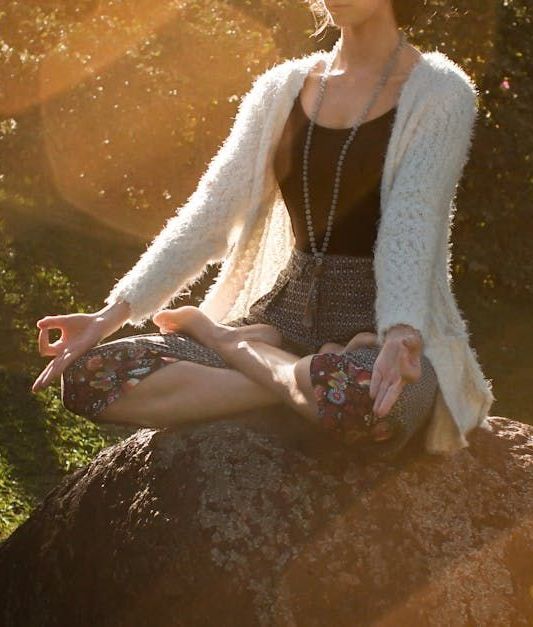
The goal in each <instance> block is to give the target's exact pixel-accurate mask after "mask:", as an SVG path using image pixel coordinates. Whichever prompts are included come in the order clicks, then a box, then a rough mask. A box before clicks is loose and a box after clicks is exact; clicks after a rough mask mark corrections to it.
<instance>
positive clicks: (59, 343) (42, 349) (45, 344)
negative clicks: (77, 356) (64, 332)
mask: <svg viewBox="0 0 533 627" xmlns="http://www.w3.org/2000/svg"><path fill="white" fill-rule="evenodd" d="M38 343H39V353H40V354H41V355H42V356H43V357H55V356H56V355H58V354H59V352H60V351H61V350H63V344H64V342H63V336H61V337H60V338H59V339H58V340H56V341H55V342H53V343H52V344H50V336H49V335H48V329H41V331H39V339H38Z"/></svg>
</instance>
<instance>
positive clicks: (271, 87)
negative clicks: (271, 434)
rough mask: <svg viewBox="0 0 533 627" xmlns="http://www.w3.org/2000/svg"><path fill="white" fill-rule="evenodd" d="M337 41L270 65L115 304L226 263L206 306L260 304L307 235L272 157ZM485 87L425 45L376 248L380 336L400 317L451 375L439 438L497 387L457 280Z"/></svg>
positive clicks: (135, 322)
mask: <svg viewBox="0 0 533 627" xmlns="http://www.w3.org/2000/svg"><path fill="white" fill-rule="evenodd" d="M330 54H331V52H328V51H324V50H319V51H317V52H314V53H312V54H309V55H305V56H303V57H299V58H292V59H287V60H285V61H283V62H281V63H279V64H277V65H275V66H273V67H271V68H270V69H268V70H267V71H265V72H264V73H263V74H261V75H260V76H259V77H257V78H256V79H255V81H254V83H253V85H252V87H251V89H250V90H249V91H248V92H247V93H246V95H245V96H244V97H243V98H242V100H241V103H240V105H239V109H238V112H237V115H236V118H235V121H234V124H233V126H232V129H231V132H230V134H229V135H228V137H227V138H226V140H225V141H224V143H223V144H222V146H221V147H220V148H219V150H218V152H217V154H216V155H215V156H214V157H213V159H212V160H211V161H210V163H209V165H208V168H207V169H206V171H205V172H204V174H203V176H202V177H201V179H200V181H199V183H198V186H197V188H196V190H195V191H194V192H193V193H192V194H191V195H190V197H189V198H188V199H187V201H186V202H185V204H184V205H183V206H181V207H179V208H178V209H177V211H176V215H173V216H171V217H170V218H168V220H167V222H166V224H165V226H164V228H163V229H162V230H161V232H160V233H159V234H158V235H157V236H156V237H155V238H154V239H153V241H152V242H151V244H150V246H149V247H148V248H147V250H146V251H145V252H144V253H143V254H142V255H141V257H140V259H139V260H138V261H137V263H136V264H135V265H134V266H133V268H132V269H131V270H130V271H129V272H128V273H126V274H125V275H124V276H123V277H122V278H121V279H120V280H119V281H117V282H116V283H115V285H114V287H113V289H112V290H111V292H110V293H109V295H108V296H107V297H106V299H105V302H106V303H107V304H111V303H114V302H116V301H121V300H127V301H128V302H129V303H130V305H131V317H130V318H129V320H128V321H127V322H129V323H130V324H131V325H132V326H134V327H136V328H141V327H142V326H143V325H144V322H145V321H146V320H148V319H150V318H151V316H153V314H154V313H155V312H156V311H158V310H159V309H161V308H164V307H167V306H168V305H169V304H170V303H171V301H172V300H173V299H174V298H175V297H178V296H180V295H182V294H185V293H189V288H190V286H191V285H192V284H193V283H195V282H196V281H197V280H198V279H200V278H201V277H202V276H203V274H204V273H205V271H206V269H207V265H208V264H209V263H214V262H218V261H222V262H223V263H222V266H221V268H220V271H219V273H218V275H217V277H216V279H215V280H214V281H213V283H212V284H211V285H210V287H209V289H208V290H207V292H206V294H205V296H204V299H203V301H202V302H201V303H200V305H199V307H200V309H201V310H202V311H204V312H205V313H206V314H208V315H209V316H210V317H212V318H213V319H215V320H217V321H219V322H227V321H229V320H232V319H234V318H237V317H239V316H241V315H245V314H246V313H247V312H248V309H249V307H250V305H251V304H252V303H253V302H254V301H255V300H256V299H257V298H259V297H260V296H261V295H262V294H264V293H266V292H267V291H268V290H269V289H270V288H271V287H272V285H273V283H274V281H275V279H276V276H277V274H278V272H279V271H280V270H281V269H282V268H283V267H284V266H285V264H286V263H287V261H288V258H289V255H290V252H291V249H292V246H293V244H294V235H293V232H292V227H291V222H290V216H289V213H288V211H287V207H286V206H285V203H284V201H283V198H282V196H281V192H280V189H279V186H278V184H277V181H276V178H275V175H274V170H273V155H274V151H275V147H276V146H277V143H278V140H279V138H280V136H281V133H282V131H283V127H284V125H285V121H286V120H287V117H288V115H289V113H290V110H291V108H292V106H293V103H294V99H295V98H296V96H297V95H298V93H299V91H300V89H301V88H302V86H303V82H304V80H305V78H306V76H307V74H308V72H309V71H310V69H311V68H312V67H313V66H314V65H315V64H316V63H317V61H318V60H319V59H326V58H327V57H328V55H330ZM477 95H478V92H477V88H476V86H475V84H474V83H473V81H472V80H471V78H470V77H469V76H468V75H467V74H466V73H465V72H464V70H463V69H462V68H461V67H460V66H459V65H457V64H456V63H455V62H453V61H452V60H451V59H449V58H448V57H447V56H446V55H445V54H443V53H441V52H438V51H433V52H424V53H423V54H422V56H421V57H420V59H419V60H418V62H417V64H416V65H415V66H414V68H413V69H412V70H411V72H410V74H409V77H408V78H407V80H406V82H405V83H404V85H403V86H402V91H401V94H400V98H399V101H398V107H397V111H396V114H395V120H394V124H393V128H392V133H391V137H390V140H389V144H388V148H387V153H386V157H385V163H384V170H383V176H382V182H381V219H380V223H379V227H378V235H377V241H376V244H375V247H374V271H375V280H376V287H377V294H376V302H375V316H376V323H377V332H378V335H379V338H380V340H381V341H382V340H383V338H384V334H385V332H386V330H387V329H388V328H389V327H390V326H392V325H395V324H398V323H405V324H409V325H411V326H412V327H414V328H415V329H418V330H419V331H420V333H421V334H422V338H423V352H424V354H425V355H427V357H428V358H429V359H430V361H431V363H432V365H433V367H434V369H435V371H436V374H437V377H438V382H439V390H438V393H437V400H436V403H435V406H434V413H433V416H432V419H431V421H430V424H429V428H428V430H427V437H426V450H427V451H428V452H431V453H444V452H452V451H455V450H457V449H460V448H462V447H465V446H468V441H467V440H466V438H465V436H466V434H467V433H468V432H469V431H471V430H472V429H473V428H475V427H476V426H480V425H481V426H483V427H486V426H487V425H486V422H485V421H484V419H485V418H486V417H487V416H488V412H489V409H490V407H491V405H492V403H493V401H494V400H495V397H494V396H493V393H492V383H491V381H490V380H487V379H485V377H484V375H483V373H482V371H481V368H480V365H479V363H478V358H477V354H476V352H475V351H474V349H473V348H471V346H470V344H469V331H468V329H467V325H466V323H465V321H464V319H463V316H462V314H461V312H460V310H459V309H458V306H457V302H456V300H455V296H454V294H453V292H452V289H451V270H450V267H451V242H450V233H451V226H452V222H453V215H454V212H455V202H454V201H455V197H456V189H457V186H458V183H459V180H460V178H461V176H462V171H463V168H464V165H465V163H466V161H467V159H468V156H469V151H470V146H471V142H472V135H473V128H474V123H475V120H476V117H477Z"/></svg>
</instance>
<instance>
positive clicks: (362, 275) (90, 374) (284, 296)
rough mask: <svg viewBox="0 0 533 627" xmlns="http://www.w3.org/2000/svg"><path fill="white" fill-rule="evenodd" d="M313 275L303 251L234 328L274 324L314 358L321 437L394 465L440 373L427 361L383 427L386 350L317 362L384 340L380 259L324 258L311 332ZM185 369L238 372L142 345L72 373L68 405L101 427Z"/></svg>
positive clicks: (169, 348)
mask: <svg viewBox="0 0 533 627" xmlns="http://www.w3.org/2000/svg"><path fill="white" fill-rule="evenodd" d="M312 268H313V257H312V255H311V254H310V253H306V252H303V251H301V250H299V249H296V248H294V249H293V251H292V254H291V257H290V259H289V261H288V263H287V266H286V267H285V268H284V269H283V270H282V271H281V272H280V273H279V275H278V277H277V280H276V282H275V284H274V286H273V287H272V289H271V290H269V292H267V293H266V294H264V295H263V296H261V297H260V298H259V299H257V300H256V301H255V302H254V303H253V305H252V307H251V308H250V310H249V312H248V315H247V316H245V317H242V318H239V319H236V320H233V321H230V322H228V323H227V324H228V325H230V326H243V325H247V324H254V323H258V322H262V323H267V324H271V325H273V326H275V327H276V328H278V329H279V330H280V331H281V333H282V335H283V343H282V348H283V349H284V350H287V351H290V352H292V353H294V354H296V355H299V356H304V355H310V354H313V355H314V356H313V358H312V360H311V367H310V377H311V384H312V386H313V390H314V394H315V398H316V401H317V405H318V408H319V420H320V427H321V428H322V429H324V430H325V431H326V432H327V433H328V434H330V435H331V436H332V437H335V438H338V439H340V440H342V441H343V442H345V443H347V444H350V445H354V446H357V447H358V449H359V450H360V451H361V452H363V453H368V454H369V455H370V456H374V457H381V456H382V457H388V456H392V455H394V454H395V453H397V452H398V451H399V450H400V449H401V448H402V447H403V446H404V445H405V444H406V443H407V441H408V440H409V439H410V438H411V437H412V436H413V435H414V433H415V432H417V431H419V430H420V429H421V428H422V427H423V426H424V425H425V424H426V422H427V421H428V419H429V417H430V415H431V410H432V407H433V403H434V400H435V396H436V392H437V388H438V382H437V377H436V374H435V371H434V369H433V367H432V365H431V363H430V361H429V359H428V358H427V357H426V356H425V355H424V354H423V355H422V359H421V366H422V376H421V378H420V379H419V381H417V382H415V383H411V384H407V385H406V386H405V387H404V388H403V390H402V392H401V393H400V396H399V398H398V399H397V401H396V402H395V403H394V405H393V407H392V409H391V411H390V412H389V414H388V415H387V416H385V417H383V418H382V419H377V417H376V416H374V415H373V413H372V404H373V403H372V401H371V399H370V396H369V393H368V388H369V384H370V377H371V373H372V367H373V364H374V361H375V359H376V357H377V356H378V354H379V348H378V347H370V346H368V347H360V348H358V349H356V350H354V351H349V352H347V353H343V354H336V353H321V354H316V353H317V352H318V349H319V348H320V347H321V346H322V345H323V344H324V343H326V342H337V343H340V344H346V343H347V342H348V341H349V340H350V339H352V337H353V336H354V335H356V334H357V333H359V332H361V331H371V332H375V322H374V300H375V296H376V292H375V282H374V273H373V263H372V258H371V257H353V256H349V255H325V256H324V274H323V276H322V278H321V281H320V284H319V289H318V292H317V298H318V307H317V315H316V318H315V321H314V326H313V327H312V328H308V327H307V326H305V325H304V324H303V317H304V309H305V303H306V298H307V295H308V292H309V287H310V284H311V271H312ZM179 360H188V361H193V362H196V363H198V364H203V365H206V366H211V367H217V368H230V366H229V365H228V364H227V363H226V362H225V361H224V360H223V358H222V357H221V356H220V355H219V354H218V353H216V351H214V350H213V349H211V348H209V347H207V346H205V345H203V344H201V343H200V342H198V341H196V340H194V339H193V338H192V337H190V336H188V335H186V334H184V333H168V334H160V333H152V334H149V333H147V334H139V335H133V336H129V337H126V338H122V339H119V340H114V341H111V342H106V343H102V344H99V345H96V346H95V347H93V348H92V349H91V350H89V351H88V352H87V353H85V354H84V355H82V356H80V357H79V358H78V359H77V360H76V361H75V362H73V363H72V364H70V366H69V367H68V368H67V369H66V370H65V371H64V372H63V375H62V378H61V398H62V401H63V404H64V406H65V407H66V408H67V409H69V410H70V411H73V412H74V413H77V414H79V415H82V416H84V417H86V418H88V419H90V420H93V421H95V422H96V421H98V414H99V413H100V412H101V411H103V409H104V408H105V407H107V405H109V404H110V403H112V402H113V401H114V400H115V399H117V398H118V397H119V396H121V395H123V394H127V393H128V390H130V389H131V388H132V387H133V386H135V385H137V384H138V383H139V382H140V381H141V380H142V379H143V378H144V377H147V376H149V375H150V374H151V373H152V372H155V371H156V370H158V369H159V368H163V367H165V366H166V365H168V364H169V363H173V362H176V361H179ZM122 424H124V423H122Z"/></svg>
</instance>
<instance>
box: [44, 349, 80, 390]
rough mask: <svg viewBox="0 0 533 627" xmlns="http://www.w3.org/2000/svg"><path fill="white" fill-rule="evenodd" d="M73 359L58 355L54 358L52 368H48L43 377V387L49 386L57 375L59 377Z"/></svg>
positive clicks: (51, 363)
mask: <svg viewBox="0 0 533 627" xmlns="http://www.w3.org/2000/svg"><path fill="white" fill-rule="evenodd" d="M72 361H73V358H72V357H62V356H61V357H56V358H55V359H53V360H52V361H51V362H50V364H49V366H50V368H49V369H47V371H46V374H45V375H44V377H43V380H42V386H43V387H47V386H48V385H50V383H51V382H52V381H53V380H54V379H56V378H57V377H59V376H60V375H61V374H62V372H63V371H64V370H65V369H66V368H67V366H68V365H69V364H70V363H71V362H72Z"/></svg>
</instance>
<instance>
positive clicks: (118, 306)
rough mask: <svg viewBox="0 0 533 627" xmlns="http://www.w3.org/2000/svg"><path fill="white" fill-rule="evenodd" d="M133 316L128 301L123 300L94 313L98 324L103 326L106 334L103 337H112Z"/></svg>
mask: <svg viewBox="0 0 533 627" xmlns="http://www.w3.org/2000/svg"><path fill="white" fill-rule="evenodd" d="M130 315H131V307H130V304H129V303H128V301H126V300H121V301H117V302H114V303H111V304H109V305H106V306H105V307H102V309H100V310H98V311H96V312H94V314H93V316H94V318H95V320H96V322H97V323H98V324H100V325H101V326H102V329H103V331H104V333H105V335H104V336H103V337H106V336H108V335H111V334H112V333H114V332H115V331H117V330H118V329H120V328H121V327H123V326H124V323H125V322H126V321H127V320H129V318H130Z"/></svg>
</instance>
